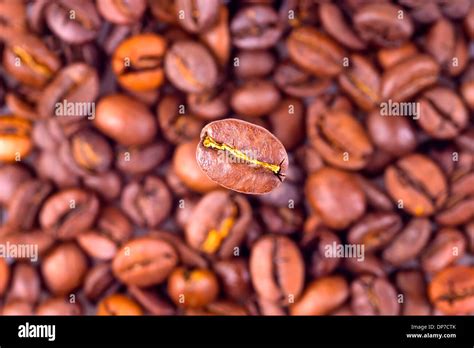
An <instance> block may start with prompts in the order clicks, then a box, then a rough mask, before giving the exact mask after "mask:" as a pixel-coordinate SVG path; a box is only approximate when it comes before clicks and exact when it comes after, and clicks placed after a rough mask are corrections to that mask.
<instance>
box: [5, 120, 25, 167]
mask: <svg viewBox="0 0 474 348" xmlns="http://www.w3.org/2000/svg"><path fill="white" fill-rule="evenodd" d="M32 146H33V144H32V142H31V123H30V122H29V121H27V120H24V119H21V118H17V117H14V116H4V117H0V161H2V162H13V161H20V160H22V159H23V158H24V157H26V156H28V155H29V153H30V151H31V149H32Z"/></svg>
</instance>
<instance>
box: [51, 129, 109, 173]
mask: <svg viewBox="0 0 474 348" xmlns="http://www.w3.org/2000/svg"><path fill="white" fill-rule="evenodd" d="M59 156H60V158H61V160H62V162H63V163H64V164H66V166H67V167H68V168H69V169H70V170H71V171H73V172H74V173H75V174H77V175H80V176H86V175H95V174H102V173H105V172H106V171H107V170H108V169H109V168H110V166H111V163H112V160H113V152H112V148H111V147H110V145H109V143H108V142H107V140H106V139H105V137H104V136H102V135H100V134H98V133H96V132H94V131H93V130H90V129H84V130H80V131H79V132H77V133H75V134H74V135H73V136H72V137H70V138H69V139H68V141H67V142H65V143H63V144H62V145H61V147H60V149H59Z"/></svg>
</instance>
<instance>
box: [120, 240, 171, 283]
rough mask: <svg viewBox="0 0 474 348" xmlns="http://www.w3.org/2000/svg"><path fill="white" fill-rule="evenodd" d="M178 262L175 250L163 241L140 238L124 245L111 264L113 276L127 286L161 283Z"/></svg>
mask: <svg viewBox="0 0 474 348" xmlns="http://www.w3.org/2000/svg"><path fill="white" fill-rule="evenodd" d="M177 262H178V256H177V254H176V251H175V249H174V248H173V247H172V246H171V245H170V244H169V243H168V242H165V241H164V240H161V239H156V238H150V237H141V238H137V239H133V240H131V241H129V242H128V243H126V244H124V245H123V246H122V248H121V249H120V250H119V251H118V253H117V254H116V255H115V258H114V260H113V262H112V270H113V272H114V275H115V276H116V277H117V278H118V279H119V280H120V281H121V282H123V283H125V284H127V285H138V286H150V285H155V284H160V283H162V282H163V281H164V280H165V279H166V278H167V277H168V275H169V274H170V272H171V271H172V270H173V268H174V267H175V266H176V264H177Z"/></svg>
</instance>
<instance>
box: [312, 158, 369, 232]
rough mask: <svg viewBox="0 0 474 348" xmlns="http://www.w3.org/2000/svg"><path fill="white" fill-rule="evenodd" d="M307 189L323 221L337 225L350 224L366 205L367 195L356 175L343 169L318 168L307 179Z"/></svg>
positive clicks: (330, 225)
mask: <svg viewBox="0 0 474 348" xmlns="http://www.w3.org/2000/svg"><path fill="white" fill-rule="evenodd" d="M305 193H306V196H307V197H308V200H309V203H310V204H311V206H312V208H313V209H314V210H315V211H317V212H318V214H319V215H320V216H321V218H322V220H323V222H324V224H326V225H327V226H329V227H331V228H334V229H344V228H347V227H348V226H349V225H350V224H352V223H353V222H355V221H356V220H358V219H359V218H360V217H361V216H362V215H363V214H364V212H365V209H366V200H365V195H364V192H363V191H362V189H361V187H360V185H359V183H358V182H357V180H356V178H355V177H354V176H352V175H351V174H349V173H347V172H344V171H342V170H338V169H333V168H329V167H324V168H322V169H320V170H319V171H317V172H315V173H314V174H312V175H311V176H310V177H309V178H308V180H307V182H306V187H305ZM335 211H337V212H338V213H337V214H334V212H335Z"/></svg>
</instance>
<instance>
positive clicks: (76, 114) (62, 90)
mask: <svg viewBox="0 0 474 348" xmlns="http://www.w3.org/2000/svg"><path fill="white" fill-rule="evenodd" d="M98 94H99V77H98V74H97V71H96V70H95V69H94V68H92V67H91V66H89V65H87V64H84V63H74V64H71V65H68V66H67V67H65V68H63V69H61V70H60V71H59V73H58V74H57V75H56V76H55V77H54V79H53V80H52V81H51V82H50V83H49V84H48V85H47V86H46V88H44V89H43V91H42V93H41V96H40V98H39V101H38V105H37V109H38V113H39V114H40V116H41V118H43V119H47V118H51V117H53V116H56V117H62V118H63V119H65V120H76V119H81V118H87V119H93V118H95V113H94V111H95V107H94V108H92V107H91V105H92V103H94V101H95V99H96V98H97V95H98Z"/></svg>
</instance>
